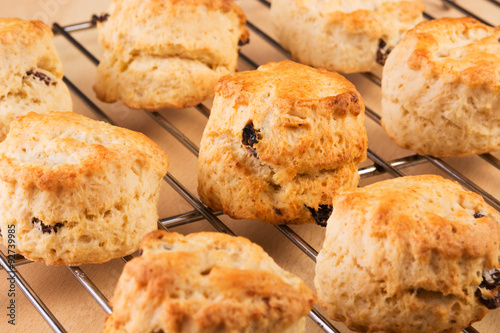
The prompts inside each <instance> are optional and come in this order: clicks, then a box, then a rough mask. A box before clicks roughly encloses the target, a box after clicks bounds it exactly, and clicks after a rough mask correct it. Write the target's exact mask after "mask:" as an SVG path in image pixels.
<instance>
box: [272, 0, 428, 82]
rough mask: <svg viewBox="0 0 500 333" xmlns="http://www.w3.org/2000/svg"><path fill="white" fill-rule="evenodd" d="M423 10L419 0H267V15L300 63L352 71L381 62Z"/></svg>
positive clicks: (378, 64)
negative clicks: (270, 0)
mask: <svg viewBox="0 0 500 333" xmlns="http://www.w3.org/2000/svg"><path fill="white" fill-rule="evenodd" d="M423 10H424V5H423V3H422V1H421V0H409V1H398V0H358V1H350V0H326V1H325V0H273V2H272V5H271V18H272V21H273V23H274V26H275V32H276V37H277V39H278V41H279V42H280V43H281V45H282V46H283V47H284V48H285V49H287V50H289V51H290V52H291V53H292V56H293V57H294V58H295V59H297V60H298V61H300V62H301V63H303V64H306V65H310V66H314V67H321V68H326V69H328V70H333V71H339V72H342V73H355V72H365V71H371V70H374V69H378V68H381V65H383V64H384V62H385V59H386V57H387V55H388V54H389V53H390V51H391V50H392V49H393V48H394V47H395V46H396V44H397V43H398V42H399V40H400V39H401V38H402V37H403V36H404V34H405V32H406V31H407V30H408V29H410V28H413V27H414V26H415V25H416V24H417V23H418V22H420V21H421V20H422V12H423Z"/></svg>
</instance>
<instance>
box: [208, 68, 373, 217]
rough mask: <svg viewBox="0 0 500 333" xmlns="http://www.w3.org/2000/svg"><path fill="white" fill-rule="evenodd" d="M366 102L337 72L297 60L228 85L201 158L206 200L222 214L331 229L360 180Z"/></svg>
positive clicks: (236, 77) (221, 90)
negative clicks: (342, 195) (338, 201)
mask: <svg viewBox="0 0 500 333" xmlns="http://www.w3.org/2000/svg"><path fill="white" fill-rule="evenodd" d="M364 110H365V109H364V103H363V100H362V99H361V96H360V95H359V93H358V92H357V91H356V89H355V87H354V86H353V85H352V84H351V83H350V82H349V81H347V80H346V79H345V78H343V77H342V76H340V75H338V74H337V73H332V72H328V71H326V70H324V69H313V68H311V67H308V66H304V65H300V64H297V63H294V62H291V61H283V62H280V63H269V64H267V65H264V66H261V67H259V68H258V69H257V70H255V71H249V72H240V73H236V74H232V75H228V76H226V77H224V78H222V79H221V80H220V81H219V82H218V84H217V88H216V96H215V99H214V104H213V107H212V112H211V114H210V118H209V120H208V124H207V126H206V128H205V131H204V133H203V138H202V140H201V147H200V154H199V159H198V193H199V195H200V198H201V199H202V201H203V202H204V203H205V204H207V205H208V206H209V207H211V208H212V209H214V210H222V211H223V212H224V213H225V214H227V215H229V216H231V217H233V218H237V219H256V220H261V221H265V222H268V223H274V224H287V223H291V224H304V223H314V222H317V223H318V224H324V222H325V221H326V220H327V219H328V216H329V215H330V212H331V204H332V199H333V197H334V196H335V193H336V192H337V191H338V190H339V189H341V188H343V187H355V186H356V185H357V184H358V181H359V175H358V173H357V166H358V164H359V163H360V162H361V161H363V160H364V159H365V158H366V149H367V138H366V131H365V127H364V123H363V119H364Z"/></svg>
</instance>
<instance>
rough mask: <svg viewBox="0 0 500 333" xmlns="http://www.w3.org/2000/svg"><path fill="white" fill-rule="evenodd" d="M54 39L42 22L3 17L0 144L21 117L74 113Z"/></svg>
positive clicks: (0, 34)
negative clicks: (39, 114)
mask: <svg viewBox="0 0 500 333" xmlns="http://www.w3.org/2000/svg"><path fill="white" fill-rule="evenodd" d="M53 38H54V35H53V34H52V31H51V30H50V28H49V27H48V26H47V25H46V24H45V23H43V22H41V21H36V20H33V21H27V20H23V19H20V18H0V55H1V59H2V60H1V66H0V82H1V83H0V97H1V99H0V141H2V140H3V139H5V136H6V135H7V133H8V132H9V126H10V123H11V122H12V121H13V120H14V119H15V118H16V117H18V116H20V115H24V114H26V113H28V112H30V111H35V112H38V113H43V112H48V111H72V110H73V103H72V101H71V96H70V93H69V90H68V87H66V85H65V84H64V82H63V81H62V77H63V70H62V65H61V61H60V60H59V56H58V55H57V51H56V49H55V47H54V42H53Z"/></svg>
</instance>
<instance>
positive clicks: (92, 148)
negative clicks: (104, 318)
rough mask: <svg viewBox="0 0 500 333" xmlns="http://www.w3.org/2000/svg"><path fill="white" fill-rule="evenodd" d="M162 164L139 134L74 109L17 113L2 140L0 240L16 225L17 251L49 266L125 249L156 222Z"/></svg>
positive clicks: (99, 258) (106, 256) (156, 150)
mask: <svg viewBox="0 0 500 333" xmlns="http://www.w3.org/2000/svg"><path fill="white" fill-rule="evenodd" d="M167 166H168V158H167V156H166V154H165V153H164V152H163V151H162V150H161V149H160V148H159V147H158V146H157V145H156V144H155V143H154V142H152V141H151V140H150V139H148V138H147V137H146V136H145V135H143V134H141V133H136V132H133V131H130V130H127V129H123V128H119V127H115V126H111V125H109V124H106V123H103V122H98V121H94V120H91V119H88V118H86V117H84V116H81V115H78V114H76V113H72V112H49V113H45V114H40V115H39V114H36V113H34V112H30V113H28V114H27V115H25V116H20V117H18V118H17V119H16V120H14V121H13V122H12V124H11V130H10V133H9V134H8V136H7V138H6V139H5V140H4V141H3V142H2V143H0V206H1V207H2V209H1V210H0V228H1V233H2V236H3V239H4V240H6V239H8V238H7V237H6V236H7V233H8V232H10V230H12V228H13V227H14V228H15V233H14V235H15V250H16V251H17V252H18V253H20V254H22V255H24V256H25V257H26V258H29V259H31V260H38V261H43V262H45V263H46V264H51V265H80V264H85V263H101V262H105V261H108V260H110V259H112V258H116V257H120V256H124V255H127V254H130V253H132V252H134V251H136V250H137V249H138V248H139V246H140V244H141V240H142V238H143V237H144V235H146V234H147V233H148V232H151V231H153V230H155V229H156V228H157V220H158V213H157V208H156V205H157V203H158V196H159V188H160V184H161V180H162V177H163V176H164V175H165V173H166V171H167ZM9 235H10V234H9ZM9 237H10V236H9ZM9 240H10V238H9Z"/></svg>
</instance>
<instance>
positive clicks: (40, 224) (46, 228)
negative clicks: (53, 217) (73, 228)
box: [31, 217, 64, 234]
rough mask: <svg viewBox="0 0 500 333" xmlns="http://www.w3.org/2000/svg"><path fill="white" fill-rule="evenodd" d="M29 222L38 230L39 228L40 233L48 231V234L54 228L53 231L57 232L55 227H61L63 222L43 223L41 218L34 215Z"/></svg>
mask: <svg viewBox="0 0 500 333" xmlns="http://www.w3.org/2000/svg"><path fill="white" fill-rule="evenodd" d="M31 223H33V225H34V226H35V228H37V229H38V230H40V231H41V232H42V233H44V234H45V233H48V234H50V233H51V232H52V230H54V233H56V234H57V229H59V228H61V227H63V226H64V224H63V223H61V222H57V223H56V224H54V225H45V224H44V223H43V221H42V220H40V219H38V218H36V217H34V218H33V219H32V220H31Z"/></svg>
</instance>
